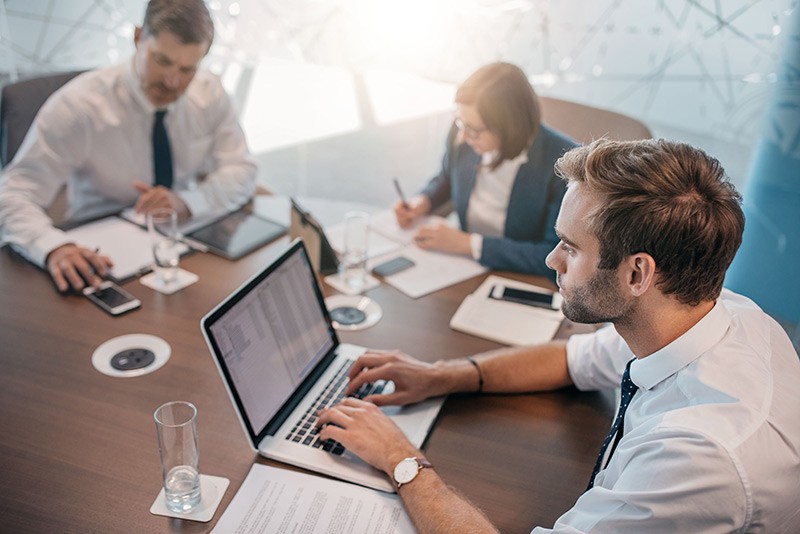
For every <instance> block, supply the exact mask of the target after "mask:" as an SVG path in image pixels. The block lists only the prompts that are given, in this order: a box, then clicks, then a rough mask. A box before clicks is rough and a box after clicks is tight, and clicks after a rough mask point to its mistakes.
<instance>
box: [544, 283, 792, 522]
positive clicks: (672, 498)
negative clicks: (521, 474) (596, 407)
mask: <svg viewBox="0 0 800 534" xmlns="http://www.w3.org/2000/svg"><path fill="white" fill-rule="evenodd" d="M631 358H633V354H632V353H631V351H630V349H629V348H628V346H627V345H626V344H625V342H624V340H623V339H622V338H621V337H620V336H619V335H618V334H617V332H616V330H614V328H613V327H609V328H606V329H603V330H600V331H598V332H597V333H594V334H588V335H582V336H574V337H572V338H571V339H570V340H569V342H568V344H567V361H568V366H569V371H570V375H571V376H572V379H573V382H574V383H575V385H576V386H577V387H578V388H580V389H601V388H610V387H616V386H618V384H619V382H620V378H621V375H622V371H623V369H624V367H625V363H626V362H627V361H628V360H630V359H631ZM631 379H632V380H633V382H634V383H635V384H636V385H637V386H639V390H638V391H637V392H636V394H635V395H634V396H633V400H632V401H631V403H630V405H629V407H628V410H627V412H626V414H625V433H624V435H623V437H622V439H621V440H620V442H619V445H618V447H617V449H616V451H614V453H613V455H612V456H611V458H610V460H609V462H608V465H607V466H606V468H605V469H604V470H602V471H600V473H599V474H598V475H597V478H596V480H595V486H594V487H593V488H592V489H591V490H589V491H587V492H586V493H584V494H583V495H582V496H581V497H580V498H579V499H578V501H577V502H576V503H575V506H574V507H573V508H572V509H571V510H569V511H568V512H566V513H565V514H564V515H562V516H561V517H560V518H559V519H558V521H557V522H556V524H555V525H554V527H553V529H552V530H550V529H544V528H535V529H534V530H533V532H535V533H543V532H569V533H577V532H647V533H648V534H656V533H662V532H663V533H669V534H673V533H676V532H692V533H699V532H703V533H711V532H713V533H717V532H770V533H771V532H780V533H783V532H786V533H789V532H792V533H794V532H800V360H798V356H797V353H796V352H795V350H794V348H793V347H792V344H791V342H790V341H789V338H788V336H787V335H786V333H785V332H784V331H783V330H782V329H781V327H780V326H779V325H778V324H777V323H776V322H775V321H774V320H772V319H771V318H770V317H769V316H767V315H766V314H765V313H764V312H763V311H761V309H760V308H758V307H757V306H756V305H755V304H754V303H753V302H752V301H751V300H749V299H747V298H745V297H742V296H740V295H737V294H735V293H732V292H730V291H727V290H725V291H723V293H722V295H721V297H720V298H719V299H718V301H717V303H716V305H715V306H714V308H713V309H712V310H711V311H710V312H709V313H708V314H707V315H706V316H705V317H704V318H703V319H702V320H701V321H700V322H698V323H697V324H696V325H695V326H694V327H692V328H691V329H690V330H689V331H688V332H686V333H685V334H684V335H682V336H681V337H679V338H678V339H676V340H675V341H673V342H672V343H670V344H669V345H667V346H666V347H664V348H662V349H661V350H659V351H657V352H655V353H653V354H651V355H649V356H647V357H646V358H644V359H641V360H636V361H634V362H633V364H632V366H631Z"/></svg>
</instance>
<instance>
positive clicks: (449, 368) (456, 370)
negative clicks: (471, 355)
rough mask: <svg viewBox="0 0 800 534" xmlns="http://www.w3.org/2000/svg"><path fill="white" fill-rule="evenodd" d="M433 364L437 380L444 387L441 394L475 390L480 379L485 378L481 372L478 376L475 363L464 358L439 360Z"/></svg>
mask: <svg viewBox="0 0 800 534" xmlns="http://www.w3.org/2000/svg"><path fill="white" fill-rule="evenodd" d="M434 365H435V367H436V368H437V373H438V375H439V376H438V377H437V381H438V382H439V383H440V384H443V385H444V388H445V391H443V392H442V394H449V393H472V392H475V391H476V390H477V389H478V387H479V386H480V385H482V384H480V382H481V380H480V379H481V378H485V377H484V376H483V373H481V375H480V376H479V377H478V376H477V373H476V370H475V364H473V363H472V362H470V361H469V360H467V359H465V358H460V359H457V360H440V361H438V362H436V364H434Z"/></svg>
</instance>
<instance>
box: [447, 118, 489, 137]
mask: <svg viewBox="0 0 800 534" xmlns="http://www.w3.org/2000/svg"><path fill="white" fill-rule="evenodd" d="M455 123H456V128H458V129H459V130H461V131H462V132H464V135H466V136H467V137H469V138H470V139H477V138H479V137H480V136H481V134H482V133H483V132H485V131H486V130H488V129H489V128H486V127H484V128H475V127H472V126H470V125H468V124H466V123H465V122H464V121H463V120H461V117H456V120H455Z"/></svg>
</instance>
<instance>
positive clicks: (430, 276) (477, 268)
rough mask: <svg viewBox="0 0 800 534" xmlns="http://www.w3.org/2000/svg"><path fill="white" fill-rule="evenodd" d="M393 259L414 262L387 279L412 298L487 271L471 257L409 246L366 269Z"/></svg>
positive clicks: (370, 263) (370, 264)
mask: <svg viewBox="0 0 800 534" xmlns="http://www.w3.org/2000/svg"><path fill="white" fill-rule="evenodd" d="M394 256H404V257H406V258H408V259H410V260H411V261H413V262H414V266H413V267H411V268H409V269H406V270H404V271H400V272H399V273H397V274H393V275H391V276H387V277H386V278H384V280H385V281H386V283H387V284H389V285H391V286H393V287H395V288H397V289H399V290H400V291H402V292H403V293H405V294H406V295H408V296H409V297H411V298H419V297H422V296H424V295H427V294H428V293H433V292H434V291H438V290H440V289H444V288H445V287H449V286H452V285H453V284H457V283H459V282H463V281H464V280H469V279H470V278H472V277H473V276H478V275H479V274H483V273H485V272H486V270H487V269H486V267H484V266H483V265H481V264H480V263H478V262H477V261H475V260H473V259H472V258H470V257H467V256H456V255H453V254H445V253H443V252H433V251H429V250H422V249H421V248H419V247H418V246H416V245H408V246H406V247H405V248H403V249H402V250H401V251H400V252H399V253H395V254H388V255H386V256H384V257H381V258H376V259H375V260H374V261H373V262H369V263H368V264H367V266H368V267H369V268H372V266H373V265H377V264H379V263H381V262H383V261H387V260H389V259H391V258H392V257H394Z"/></svg>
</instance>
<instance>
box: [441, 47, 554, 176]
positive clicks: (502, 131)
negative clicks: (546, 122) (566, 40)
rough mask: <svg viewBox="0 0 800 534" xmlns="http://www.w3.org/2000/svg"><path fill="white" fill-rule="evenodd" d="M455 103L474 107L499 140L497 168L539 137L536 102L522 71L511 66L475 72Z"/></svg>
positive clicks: (493, 64)
mask: <svg viewBox="0 0 800 534" xmlns="http://www.w3.org/2000/svg"><path fill="white" fill-rule="evenodd" d="M456 103H458V104H465V105H468V106H470V105H474V106H476V107H477V109H478V113H479V114H480V116H481V119H483V122H484V123H485V125H486V127H487V128H489V129H490V130H491V131H492V132H493V133H494V134H495V135H497V137H498V138H499V139H500V153H499V154H498V156H497V159H495V161H494V162H492V168H497V166H498V165H500V163H502V162H503V161H504V160H507V159H513V158H515V157H517V156H519V155H520V153H521V152H522V151H523V150H525V149H526V148H528V146H529V145H530V143H531V141H532V140H533V138H534V137H536V134H537V133H539V123H540V122H541V112H540V111H539V100H538V98H537V97H536V93H535V92H534V90H533V87H531V84H530V82H529V81H528V78H527V76H525V73H524V72H522V70H521V69H520V68H519V67H517V66H515V65H512V64H510V63H491V64H489V65H485V66H483V67H481V68H480V69H478V70H477V71H475V73H473V74H472V75H471V76H470V77H469V78H467V79H466V80H465V81H464V83H462V84H461V86H460V87H459V88H458V91H456Z"/></svg>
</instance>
